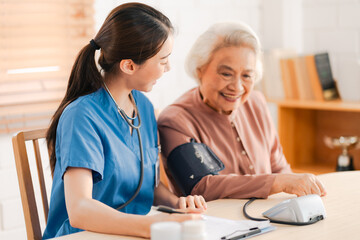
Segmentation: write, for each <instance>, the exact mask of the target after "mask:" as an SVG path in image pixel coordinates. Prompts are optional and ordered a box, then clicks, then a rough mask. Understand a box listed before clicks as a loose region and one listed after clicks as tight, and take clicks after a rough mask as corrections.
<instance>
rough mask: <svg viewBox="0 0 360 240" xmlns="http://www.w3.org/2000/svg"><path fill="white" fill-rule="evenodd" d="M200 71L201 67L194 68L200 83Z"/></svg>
mask: <svg viewBox="0 0 360 240" xmlns="http://www.w3.org/2000/svg"><path fill="white" fill-rule="evenodd" d="M202 72H203V67H201V68H200V67H198V68H197V69H196V73H197V76H198V79H199V82H200V83H201V78H202Z"/></svg>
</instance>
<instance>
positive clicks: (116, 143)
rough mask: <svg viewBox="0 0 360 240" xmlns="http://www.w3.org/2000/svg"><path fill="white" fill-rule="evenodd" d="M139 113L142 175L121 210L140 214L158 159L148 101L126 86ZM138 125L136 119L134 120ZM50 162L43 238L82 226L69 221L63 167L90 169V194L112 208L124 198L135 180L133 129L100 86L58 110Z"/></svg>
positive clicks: (137, 171)
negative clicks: (51, 176)
mask: <svg viewBox="0 0 360 240" xmlns="http://www.w3.org/2000/svg"><path fill="white" fill-rule="evenodd" d="M132 94H133V97H134V99H135V102H136V105H137V107H138V111H139V114H140V117H141V127H140V132H141V133H140V134H141V138H142V145H143V152H144V180H143V184H142V186H141V190H140V192H139V194H138V195H137V197H136V198H135V199H134V200H133V201H132V202H131V203H130V204H129V205H128V206H126V207H125V208H123V209H121V211H122V212H125V213H132V214H141V215H145V214H147V213H148V212H149V211H150V208H151V206H152V204H153V200H154V186H155V168H156V161H157V160H158V141H157V125H156V119H155V116H154V109H153V106H152V104H151V103H150V101H149V100H148V99H147V98H146V97H145V96H144V95H143V94H142V93H141V92H139V91H136V90H133V91H132ZM137 124H138V118H136V120H135V125H137ZM55 151H56V152H55V153H56V159H57V161H56V166H55V171H54V179H53V185H52V190H51V197H50V209H49V216H48V223H47V226H46V229H45V232H44V235H43V239H48V238H53V237H58V236H62V235H66V234H70V233H74V232H79V231H82V230H81V229H76V228H73V227H71V226H70V223H69V217H68V214H67V211H66V206H65V196H64V182H63V176H64V173H65V171H66V169H67V168H68V167H81V168H88V169H91V170H92V175H93V182H94V185H93V196H92V197H93V198H94V199H97V200H99V201H100V202H102V203H105V204H106V205H108V206H110V207H112V208H117V207H119V206H120V205H122V204H123V203H125V202H126V201H127V200H128V199H130V198H131V197H132V196H133V194H134V192H135V191H136V188H137V186H138V184H139V180H140V149H139V142H138V135H137V132H136V130H133V132H132V134H130V131H129V125H128V124H127V123H126V122H125V120H124V119H123V118H122V117H121V116H120V114H119V113H118V111H117V108H116V105H115V103H114V102H113V100H112V99H111V98H110V96H109V94H108V93H107V92H106V90H105V89H104V88H100V89H99V90H98V91H96V92H94V93H92V94H89V95H86V96H82V97H79V98H78V99H77V100H75V101H74V102H72V103H70V104H69V105H68V106H67V107H66V108H65V110H64V111H63V113H62V115H61V117H60V120H59V124H58V127H57V131H56V149H55Z"/></svg>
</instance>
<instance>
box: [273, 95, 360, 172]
mask: <svg viewBox="0 0 360 240" xmlns="http://www.w3.org/2000/svg"><path fill="white" fill-rule="evenodd" d="M270 102H273V103H275V104H276V105H277V107H278V132H279V138H280V143H281V145H282V147H283V152H284V155H285V157H286V159H287V160H288V162H289V163H290V165H291V166H292V168H293V169H295V171H296V172H310V173H315V174H321V173H327V172H333V171H335V166H336V162H337V157H338V156H339V154H340V153H341V149H339V148H334V149H331V148H329V147H328V146H326V145H325V143H324V138H325V137H340V136H360V124H359V123H360V103H359V102H343V101H340V100H336V101H323V102H319V101H302V100H270ZM350 155H352V156H353V157H354V166H355V169H360V149H351V150H350Z"/></svg>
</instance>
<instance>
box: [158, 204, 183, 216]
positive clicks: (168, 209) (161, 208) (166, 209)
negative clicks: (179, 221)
mask: <svg viewBox="0 0 360 240" xmlns="http://www.w3.org/2000/svg"><path fill="white" fill-rule="evenodd" d="M156 210H157V211H159V212H164V213H180V214H185V213H184V212H180V211H177V210H175V209H173V208H171V207H167V206H162V205H160V206H158V207H157V209H156Z"/></svg>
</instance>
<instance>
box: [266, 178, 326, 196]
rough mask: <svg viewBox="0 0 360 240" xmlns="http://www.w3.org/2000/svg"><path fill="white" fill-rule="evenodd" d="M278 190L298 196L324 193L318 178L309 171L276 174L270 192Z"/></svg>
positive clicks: (322, 194) (323, 194)
mask: <svg viewBox="0 0 360 240" xmlns="http://www.w3.org/2000/svg"><path fill="white" fill-rule="evenodd" d="M278 192H286V193H290V194H296V195H297V196H298V197H299V196H304V195H308V194H317V195H319V196H325V195H326V191H325V188H324V186H323V185H322V183H321V182H320V181H319V179H318V178H317V177H316V176H315V175H313V174H309V173H304V174H295V173H293V174H276V177H275V181H274V183H273V186H272V188H271V192H270V193H271V194H273V193H278Z"/></svg>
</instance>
